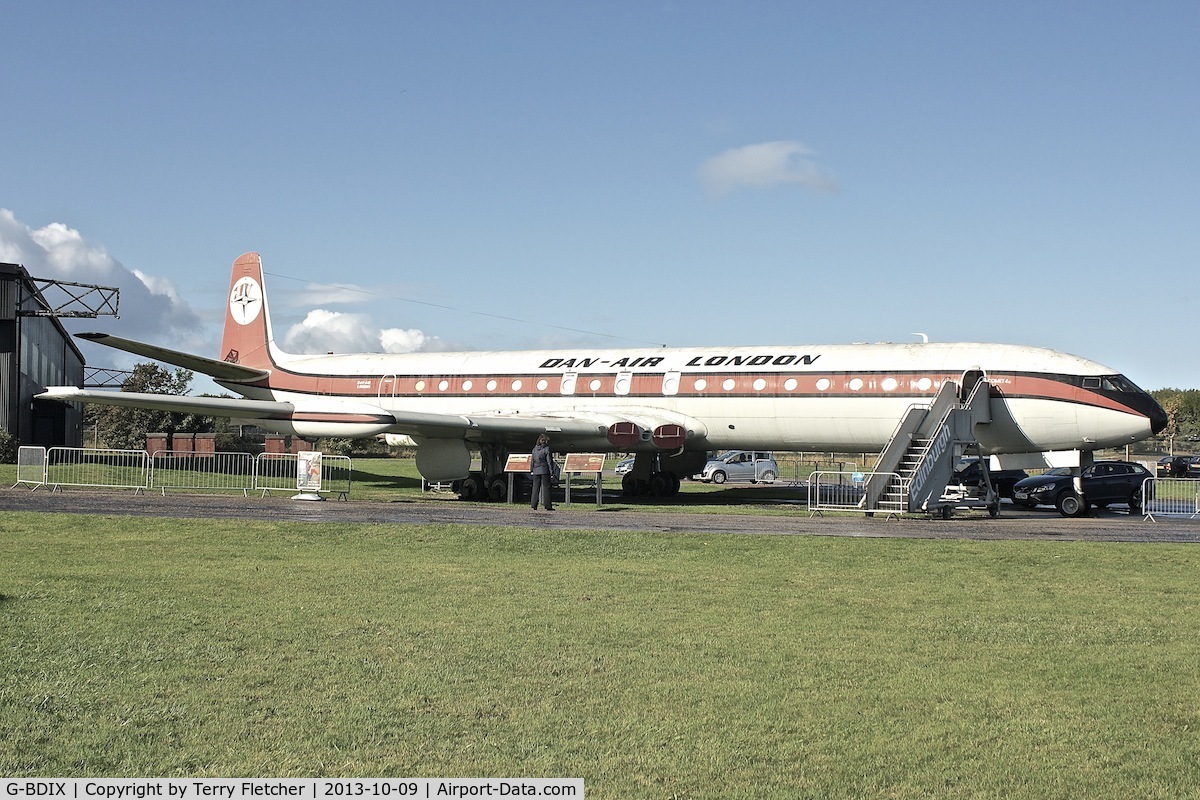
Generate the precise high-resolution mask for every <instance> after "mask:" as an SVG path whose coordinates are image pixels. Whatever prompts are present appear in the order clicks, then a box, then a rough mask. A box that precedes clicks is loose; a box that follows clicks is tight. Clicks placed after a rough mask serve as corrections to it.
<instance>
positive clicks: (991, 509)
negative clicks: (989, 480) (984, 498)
mask: <svg viewBox="0 0 1200 800" xmlns="http://www.w3.org/2000/svg"><path fill="white" fill-rule="evenodd" d="M987 511H988V516H989V517H991V518H992V519H995V518H996V517H998V516H1000V504H999V503H992V504H991V505H990V506H988V507H987Z"/></svg>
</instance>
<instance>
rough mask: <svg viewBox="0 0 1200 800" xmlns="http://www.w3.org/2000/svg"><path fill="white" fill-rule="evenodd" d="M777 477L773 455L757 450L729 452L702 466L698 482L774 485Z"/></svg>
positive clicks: (777, 471)
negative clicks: (702, 469) (737, 482)
mask: <svg viewBox="0 0 1200 800" xmlns="http://www.w3.org/2000/svg"><path fill="white" fill-rule="evenodd" d="M778 477H779V465H778V464H776V463H775V455H774V454H773V453H764V452H762V451H758V450H730V451H729V452H728V453H722V454H721V455H719V456H717V457H716V458H714V459H711V460H710V461H709V462H708V463H707V464H705V465H704V471H703V472H702V473H700V480H702V481H704V482H705V483H710V482H711V483H725V482H726V481H750V482H751V483H757V482H759V481H762V482H763V483H774V482H775V479H776V478H778Z"/></svg>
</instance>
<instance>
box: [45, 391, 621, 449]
mask: <svg viewBox="0 0 1200 800" xmlns="http://www.w3.org/2000/svg"><path fill="white" fill-rule="evenodd" d="M37 397H38V399H39V400H59V401H62V402H67V403H71V402H73V403H95V404H98V405H108V406H124V407H126V408H149V409H155V410H158V411H171V412H175V413H179V414H202V415H208V416H214V417H234V418H237V419H261V420H270V419H275V420H292V421H297V420H306V421H312V420H315V419H319V418H321V417H325V418H328V417H330V416H339V415H344V414H358V415H369V416H371V417H373V421H374V422H376V423H378V424H380V425H381V426H383V427H386V428H387V430H389V431H390V432H396V433H406V434H410V435H415V436H426V437H431V438H444V437H451V438H465V439H470V440H473V441H483V440H488V441H491V440H496V439H503V438H506V437H510V436H517V437H524V436H537V435H538V434H539V433H545V432H550V433H565V434H570V435H574V436H597V435H603V432H604V426H603V425H597V423H596V422H594V421H592V420H581V419H576V418H569V417H551V416H540V415H539V416H535V415H526V414H521V415H515V414H514V415H506V414H487V413H484V414H470V415H458V414H433V413H429V412H423V411H391V412H389V411H384V410H383V409H382V408H379V407H377V406H374V405H371V404H367V403H348V402H345V401H341V402H337V401H334V402H314V403H311V404H305V405H304V406H303V407H299V408H298V407H297V406H296V404H295V403H289V402H280V401H276V400H251V399H248V398H245V397H190V396H181V395H169V394H152V393H148V392H117V391H111V390H103V389H80V388H77V387H75V386H49V387H47V388H46V390H45V391H44V392H42V393H41V394H39V395H37ZM332 424H334V425H336V424H337V423H336V422H332ZM325 435H328V436H337V435H341V434H339V433H338V432H337V430H336V429H333V430H331V431H330V432H329V433H328V434H325Z"/></svg>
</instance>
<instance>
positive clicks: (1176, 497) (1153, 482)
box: [1142, 478, 1200, 522]
mask: <svg viewBox="0 0 1200 800" xmlns="http://www.w3.org/2000/svg"><path fill="white" fill-rule="evenodd" d="M1142 513H1143V514H1144V515H1145V517H1144V519H1148V520H1150V521H1151V522H1153V521H1154V518H1155V517H1188V518H1189V519H1194V518H1196V517H1198V516H1200V479H1196V478H1147V479H1146V480H1145V481H1143V482H1142Z"/></svg>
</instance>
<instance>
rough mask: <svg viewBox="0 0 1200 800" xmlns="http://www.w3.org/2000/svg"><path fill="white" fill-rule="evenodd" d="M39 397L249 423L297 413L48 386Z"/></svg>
mask: <svg viewBox="0 0 1200 800" xmlns="http://www.w3.org/2000/svg"><path fill="white" fill-rule="evenodd" d="M37 397H38V399H39V400H61V401H62V402H64V403H72V402H73V403H97V404H99V405H105V406H125V407H127V408H151V409H155V410H157V411H173V412H176V413H179V414H206V415H209V416H214V417H240V418H245V419H287V418H288V417H290V416H291V415H292V413H293V412H294V411H295V410H296V407H295V406H294V405H292V404H291V403H280V402H276V401H274V400H248V399H246V398H244V397H186V396H181V395H172V394H150V393H148V392H114V391H104V390H101V389H79V388H76V387H74V386H48V387H46V391H44V392H42V393H41V394H39V395H37Z"/></svg>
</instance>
